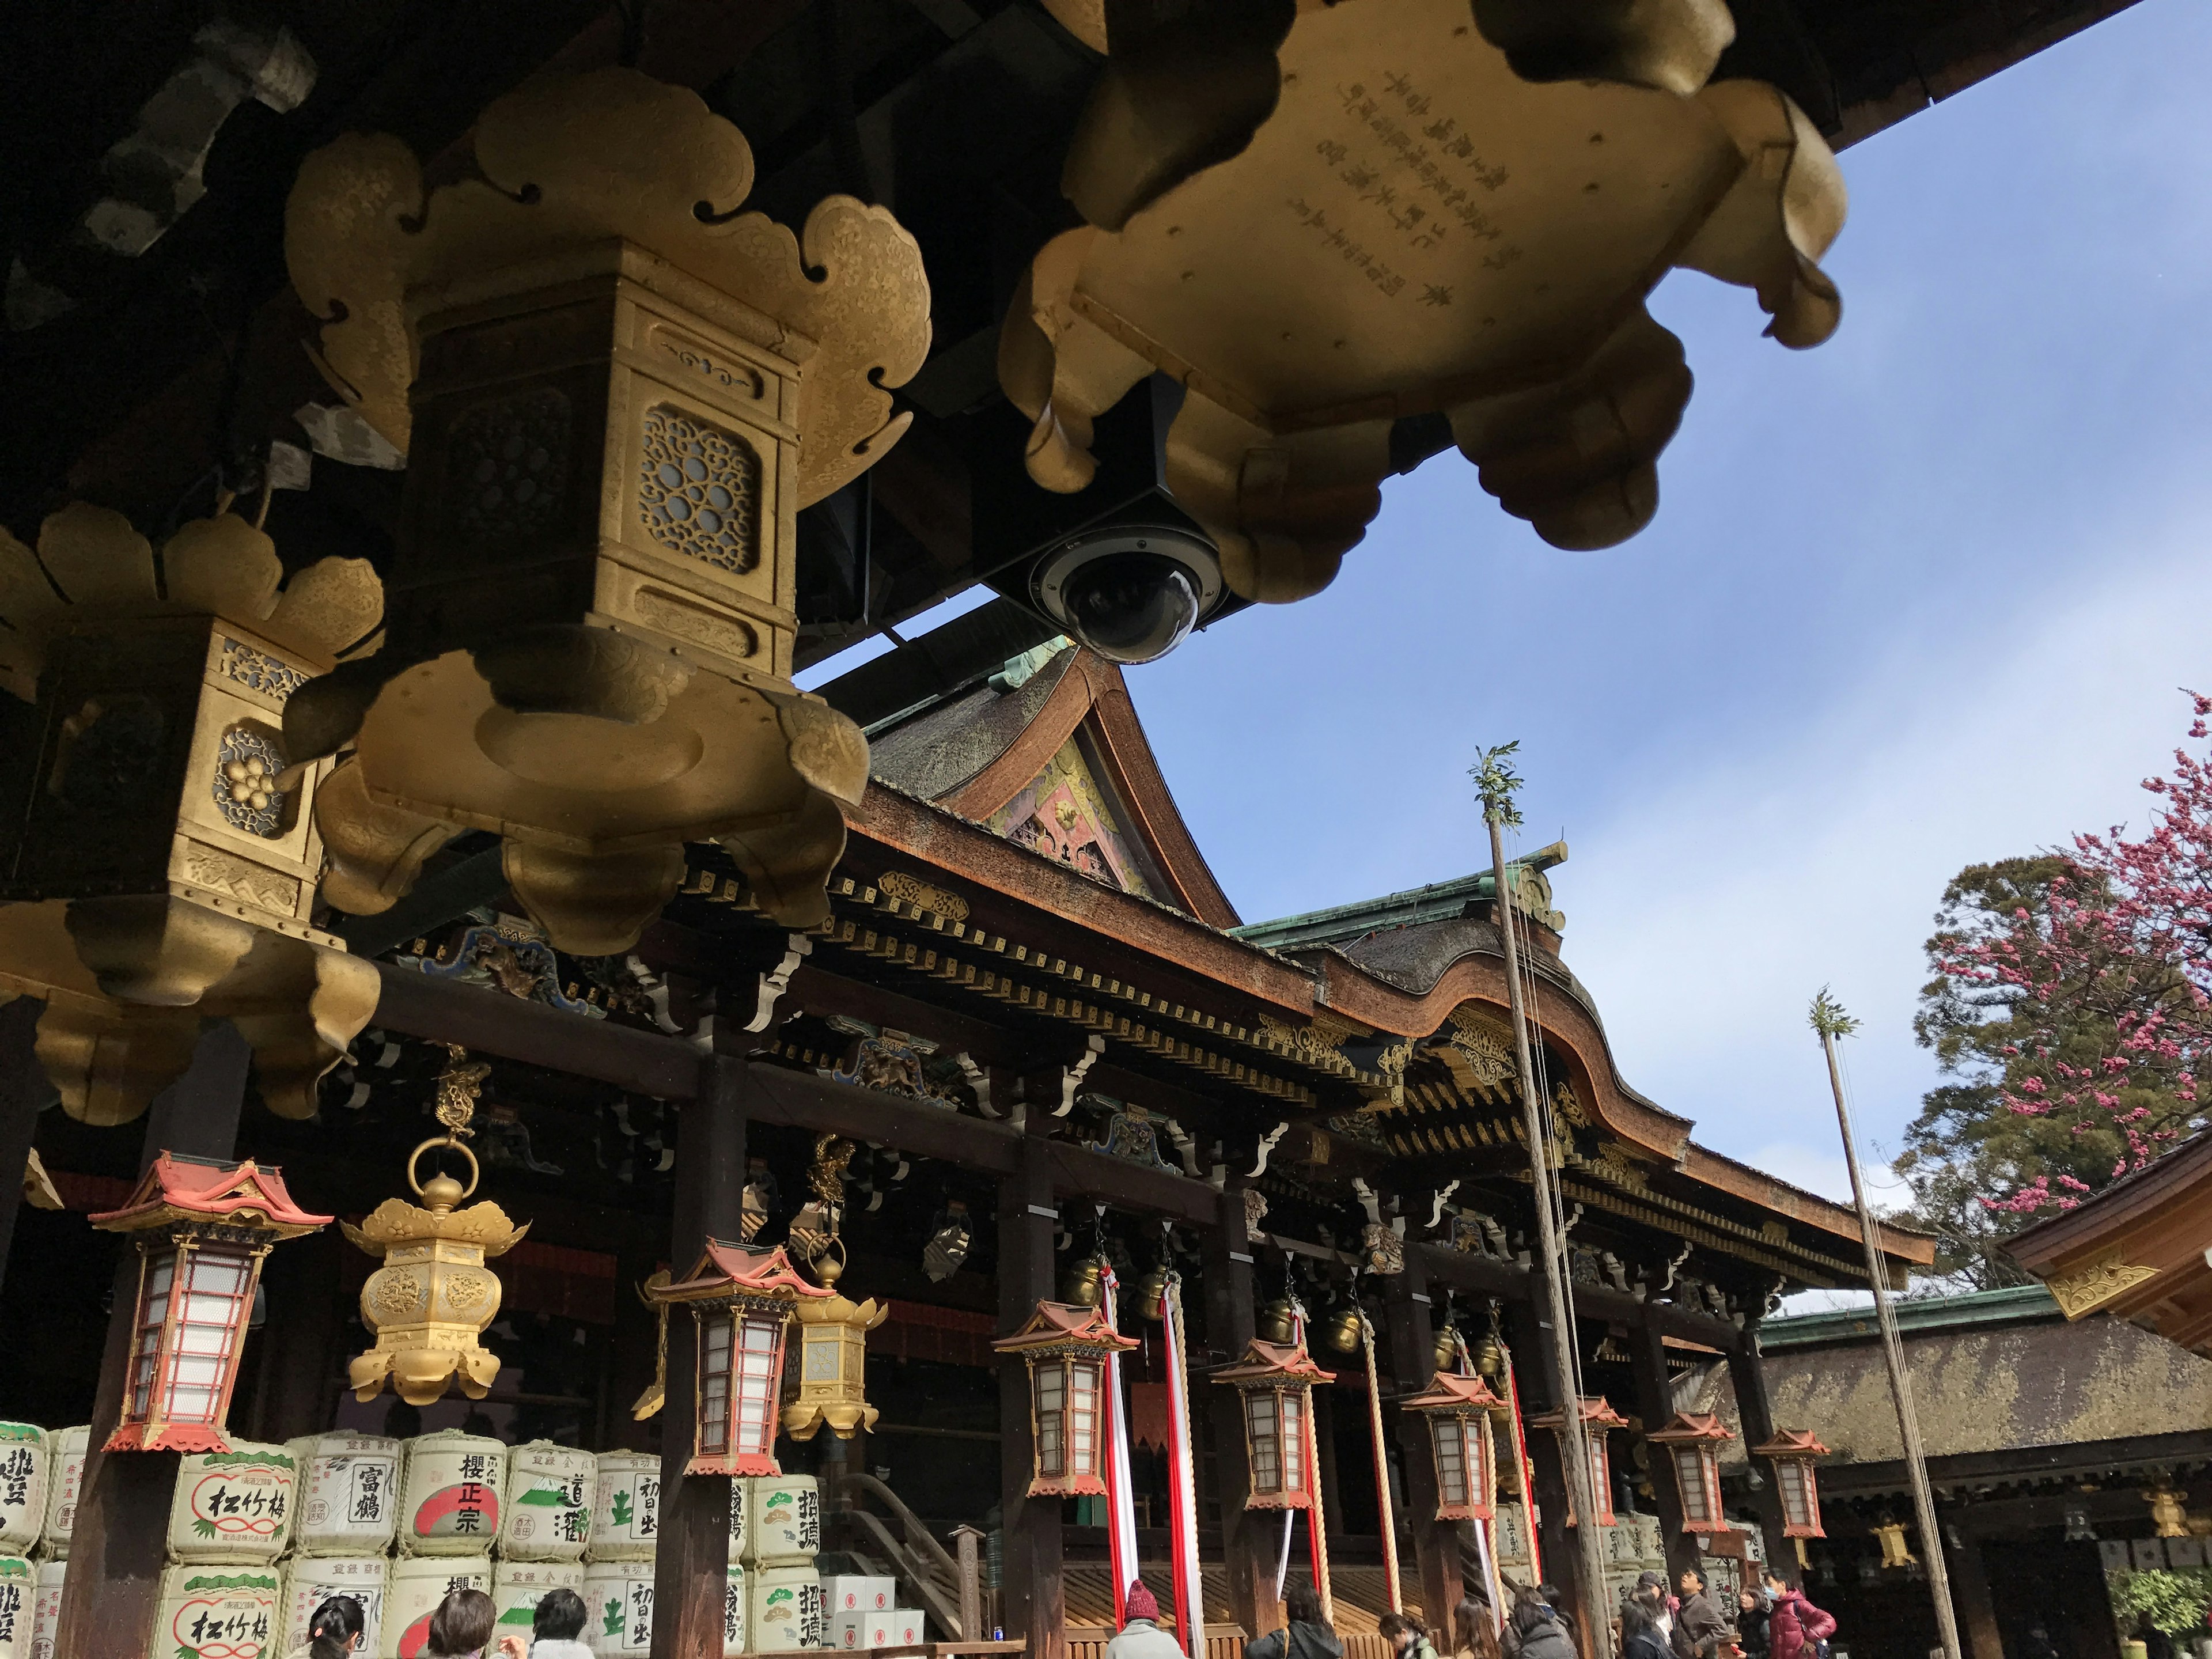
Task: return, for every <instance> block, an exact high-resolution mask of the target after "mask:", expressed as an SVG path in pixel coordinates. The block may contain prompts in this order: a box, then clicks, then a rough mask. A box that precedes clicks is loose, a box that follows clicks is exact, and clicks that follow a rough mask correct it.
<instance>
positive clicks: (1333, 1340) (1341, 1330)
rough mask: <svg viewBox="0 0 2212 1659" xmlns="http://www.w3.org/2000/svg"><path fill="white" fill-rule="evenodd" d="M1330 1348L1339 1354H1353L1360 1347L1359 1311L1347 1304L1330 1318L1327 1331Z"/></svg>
mask: <svg viewBox="0 0 2212 1659" xmlns="http://www.w3.org/2000/svg"><path fill="white" fill-rule="evenodd" d="M1325 1334H1326V1337H1327V1340H1328V1346H1330V1347H1332V1348H1334V1349H1335V1350H1336V1351H1337V1352H1339V1353H1352V1352H1357V1351H1358V1347H1359V1310H1358V1309H1357V1308H1355V1307H1352V1306H1351V1305H1350V1304H1346V1306H1344V1307H1342V1308H1340V1309H1339V1310H1337V1311H1336V1312H1335V1313H1334V1314H1332V1315H1331V1316H1329V1322H1328V1327H1327V1330H1326V1333H1325Z"/></svg>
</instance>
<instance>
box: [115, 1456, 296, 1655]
mask: <svg viewBox="0 0 2212 1659" xmlns="http://www.w3.org/2000/svg"><path fill="white" fill-rule="evenodd" d="M185 1462H191V1459H190V1458H186V1459H185ZM282 1601H283V1576H282V1575H281V1574H279V1573H278V1572H277V1571H276V1568H274V1567H253V1566H220V1565H218V1566H185V1567H171V1568H170V1569H169V1570H168V1571H167V1572H166V1573H164V1574H162V1575H161V1611H160V1612H159V1613H156V1614H155V1618H154V1645H153V1649H152V1651H153V1652H154V1653H155V1654H158V1655H159V1656H161V1659H283V1650H282V1649H281V1648H279V1647H278V1646H277V1645H276V1643H277V1638H278V1637H279V1636H280V1635H281V1634H282V1633H283V1608H282V1607H281V1605H280V1603H281V1602H282ZM118 1659H119V1656H118Z"/></svg>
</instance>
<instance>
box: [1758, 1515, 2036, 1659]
mask: <svg viewBox="0 0 2212 1659" xmlns="http://www.w3.org/2000/svg"><path fill="white" fill-rule="evenodd" d="M1790 1559H1791V1560H1793V1561H1794V1560H1796V1557H1795V1556H1792V1557H1791V1558H1790ZM1950 1560H1951V1593H1952V1595H1953V1596H1954V1598H1955V1599H1956V1601H1957V1604H1958V1609H1959V1623H1960V1625H1961V1626H1964V1627H1965V1631H1966V1650H1967V1652H1968V1653H1970V1654H1972V1656H1973V1659H2005V1653H2004V1638H2003V1636H2002V1633H2001V1632H1999V1630H1998V1628H1997V1604H1996V1598H1995V1597H1994V1596H1992V1595H1990V1571H1989V1565H1988V1563H1987V1562H1985V1561H1984V1559H1982V1541H1981V1540H1980V1539H1979V1538H1978V1537H1976V1536H1975V1535H1974V1534H1972V1533H1967V1534H1964V1535H1962V1536H1961V1537H1960V1540H1959V1547H1957V1548H1956V1549H1954V1550H1953V1551H1951V1553H1950Z"/></svg>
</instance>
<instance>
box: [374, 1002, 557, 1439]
mask: <svg viewBox="0 0 2212 1659" xmlns="http://www.w3.org/2000/svg"><path fill="white" fill-rule="evenodd" d="M447 1049H448V1051H449V1052H450V1053H451V1054H452V1056H453V1059H452V1062H451V1063H450V1064H449V1065H448V1066H447V1068H446V1070H445V1072H444V1073H443V1074H442V1075H441V1077H440V1078H439V1079H438V1105H437V1116H438V1121H440V1122H441V1123H443V1124H444V1125H445V1126H446V1133H445V1134H444V1136H443V1137H439V1136H435V1135H434V1136H432V1137H431V1138H430V1139H428V1140H426V1141H424V1142H423V1143H422V1145H421V1146H417V1147H416V1149H415V1150H414V1151H413V1152H410V1154H408V1158H407V1184H408V1185H409V1186H410V1187H411V1188H414V1189H415V1195H416V1197H418V1198H420V1199H421V1200H422V1205H420V1206H416V1205H413V1204H410V1203H408V1202H407V1201H406V1200H404V1199H398V1198H387V1199H386V1200H384V1202H383V1203H381V1204H380V1205H378V1206H376V1208H375V1209H374V1211H372V1212H370V1214H369V1217H368V1219H367V1220H366V1221H364V1222H362V1224H361V1225H360V1226H358V1227H356V1226H354V1225H351V1224H349V1223H346V1222H340V1223H339V1224H338V1225H339V1226H340V1227H341V1228H343V1230H344V1232H345V1236H346V1237H347V1238H348V1239H349V1240H350V1241H351V1242H352V1243H354V1244H355V1245H356V1246H357V1247H359V1248H360V1249H363V1250H366V1251H367V1252H368V1254H369V1255H375V1256H381V1257H383V1258H384V1265H383V1266H382V1267H379V1268H378V1269H377V1270H376V1271H375V1272H374V1273H371V1274H370V1275H369V1276H368V1283H367V1284H365V1285H362V1287H361V1316H362V1319H363V1320H365V1321H366V1322H368V1328H369V1329H371V1330H373V1331H374V1332H375V1333H376V1346H374V1347H372V1348H371V1349H369V1351H368V1352H366V1353H364V1354H362V1355H360V1356H358V1357H357V1358H356V1359H355V1360H354V1362H353V1364H351V1365H350V1366H349V1367H348V1375H349V1377H350V1379H351V1381H352V1383H353V1393H354V1398H355V1399H356V1400H362V1401H368V1400H374V1399H375V1398H376V1396H377V1395H378V1394H380V1392H381V1391H382V1390H383V1388H384V1382H385V1379H386V1377H390V1378H391V1379H392V1389H393V1390H394V1391H395V1392H396V1393H397V1394H398V1395H399V1397H400V1398H401V1399H402V1400H404V1401H406V1402H407V1403H408V1404H409V1405H410V1406H427V1405H428V1404H429V1403H430V1402H431V1401H434V1400H435V1399H437V1398H439V1397H440V1396H441V1395H443V1394H444V1393H445V1392H446V1389H447V1387H448V1386H454V1387H458V1388H459V1389H460V1391H461V1392H462V1393H463V1394H465V1395H467V1396H468V1397H469V1398H470V1399H471V1400H481V1399H483V1397H484V1395H487V1394H488V1393H489V1392H490V1391H491V1385H492V1379H493V1378H495V1377H496V1376H498V1375H499V1356H498V1355H497V1354H495V1353H493V1352H491V1351H490V1350H489V1349H488V1348H486V1347H485V1346H483V1344H482V1343H481V1342H479V1341H478V1340H477V1338H478V1337H480V1336H482V1335H483V1331H484V1328H485V1327H486V1326H488V1325H489V1324H490V1323H491V1322H492V1321H493V1320H494V1319H495V1318H496V1317H498V1315H499V1304H500V1285H499V1277H498V1275H497V1274H495V1273H493V1272H491V1270H490V1269H489V1268H488V1267H485V1266H484V1261H485V1258H487V1257H489V1256H495V1255H506V1254H507V1251H509V1250H511V1249H513V1248H514V1246H515V1245H516V1244H517V1243H520V1241H521V1238H522V1236H523V1235H524V1234H525V1233H526V1232H528V1231H530V1224H529V1223H528V1222H524V1223H523V1224H522V1225H520V1227H518V1226H516V1225H514V1224H513V1222H511V1221H509V1220H508V1219H507V1212H506V1211H504V1210H502V1209H501V1208H500V1207H499V1206H498V1205H496V1204H493V1203H489V1202H487V1203H483V1204H471V1205H469V1206H468V1208H466V1209H465V1210H463V1209H456V1208H455V1207H454V1206H456V1205H459V1204H462V1203H465V1202H466V1200H468V1199H469V1197H470V1196H471V1194H474V1193H475V1191H476V1189H477V1177H478V1175H479V1171H478V1170H477V1159H476V1154H475V1153H474V1152H471V1151H470V1150H469V1149H468V1148H467V1147H466V1146H463V1145H462V1144H461V1139H460V1138H461V1137H462V1136H463V1135H465V1134H468V1133H471V1130H470V1128H469V1127H468V1125H469V1120H470V1118H471V1116H472V1115H474V1114H475V1111H476V1097H477V1090H478V1089H479V1088H481V1087H482V1086H483V1079H484V1078H485V1077H486V1076H487V1075H488V1074H489V1072H490V1070H491V1068H490V1067H489V1066H485V1065H483V1064H482V1063H481V1062H476V1063H470V1062H469V1061H468V1059H467V1056H466V1055H465V1054H464V1053H463V1052H462V1050H461V1049H460V1048H459V1047H457V1046H455V1045H453V1044H451V1043H448V1044H447ZM433 1149H435V1150H437V1151H440V1152H459V1154H460V1155H461V1156H462V1157H463V1158H466V1159H467V1160H468V1164H469V1184H468V1185H467V1186H465V1187H464V1186H462V1185H461V1183H460V1182H458V1181H456V1180H454V1179H453V1176H449V1175H447V1174H445V1173H444V1172H443V1171H442V1170H441V1171H440V1172H439V1173H438V1174H436V1175H434V1176H431V1177H430V1179H429V1180H428V1181H427V1182H424V1181H417V1180H416V1178H415V1168H416V1164H418V1163H420V1162H421V1160H422V1154H423V1153H425V1152H430V1151H432V1150H433Z"/></svg>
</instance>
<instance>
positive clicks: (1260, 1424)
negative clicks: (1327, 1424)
mask: <svg viewBox="0 0 2212 1659" xmlns="http://www.w3.org/2000/svg"><path fill="white" fill-rule="evenodd" d="M1213 1380H1214V1381H1215V1382H1216V1383H1225V1384H1227V1385H1229V1386H1231V1387H1233V1388H1235V1389H1237V1392H1238V1393H1239V1394H1240V1395H1243V1406H1244V1455H1245V1459H1246V1464H1247V1468H1249V1472H1250V1474H1251V1487H1250V1495H1249V1497H1247V1498H1245V1500H1244V1507H1245V1508H1246V1509H1248V1510H1304V1509H1311V1508H1312V1507H1313V1486H1312V1469H1313V1458H1312V1448H1313V1388H1314V1384H1315V1383H1334V1382H1335V1381H1336V1376H1335V1373H1334V1372H1333V1371H1325V1370H1322V1368H1321V1367H1320V1366H1318V1365H1316V1364H1314V1363H1313V1359H1312V1358H1311V1357H1310V1355H1308V1353H1307V1352H1306V1347H1305V1344H1304V1343H1303V1342H1299V1343H1294V1344H1291V1345H1290V1346H1284V1345H1283V1344H1280V1343H1276V1342H1263V1341H1261V1340H1258V1339H1257V1338H1255V1339H1254V1340H1252V1341H1251V1342H1249V1343H1248V1344H1246V1346H1245V1349H1244V1358H1243V1359H1242V1360H1240V1361H1239V1362H1238V1363H1237V1364H1234V1365H1227V1366H1224V1367H1223V1368H1222V1369H1221V1370H1218V1371H1216V1372H1214V1374H1213Z"/></svg>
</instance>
